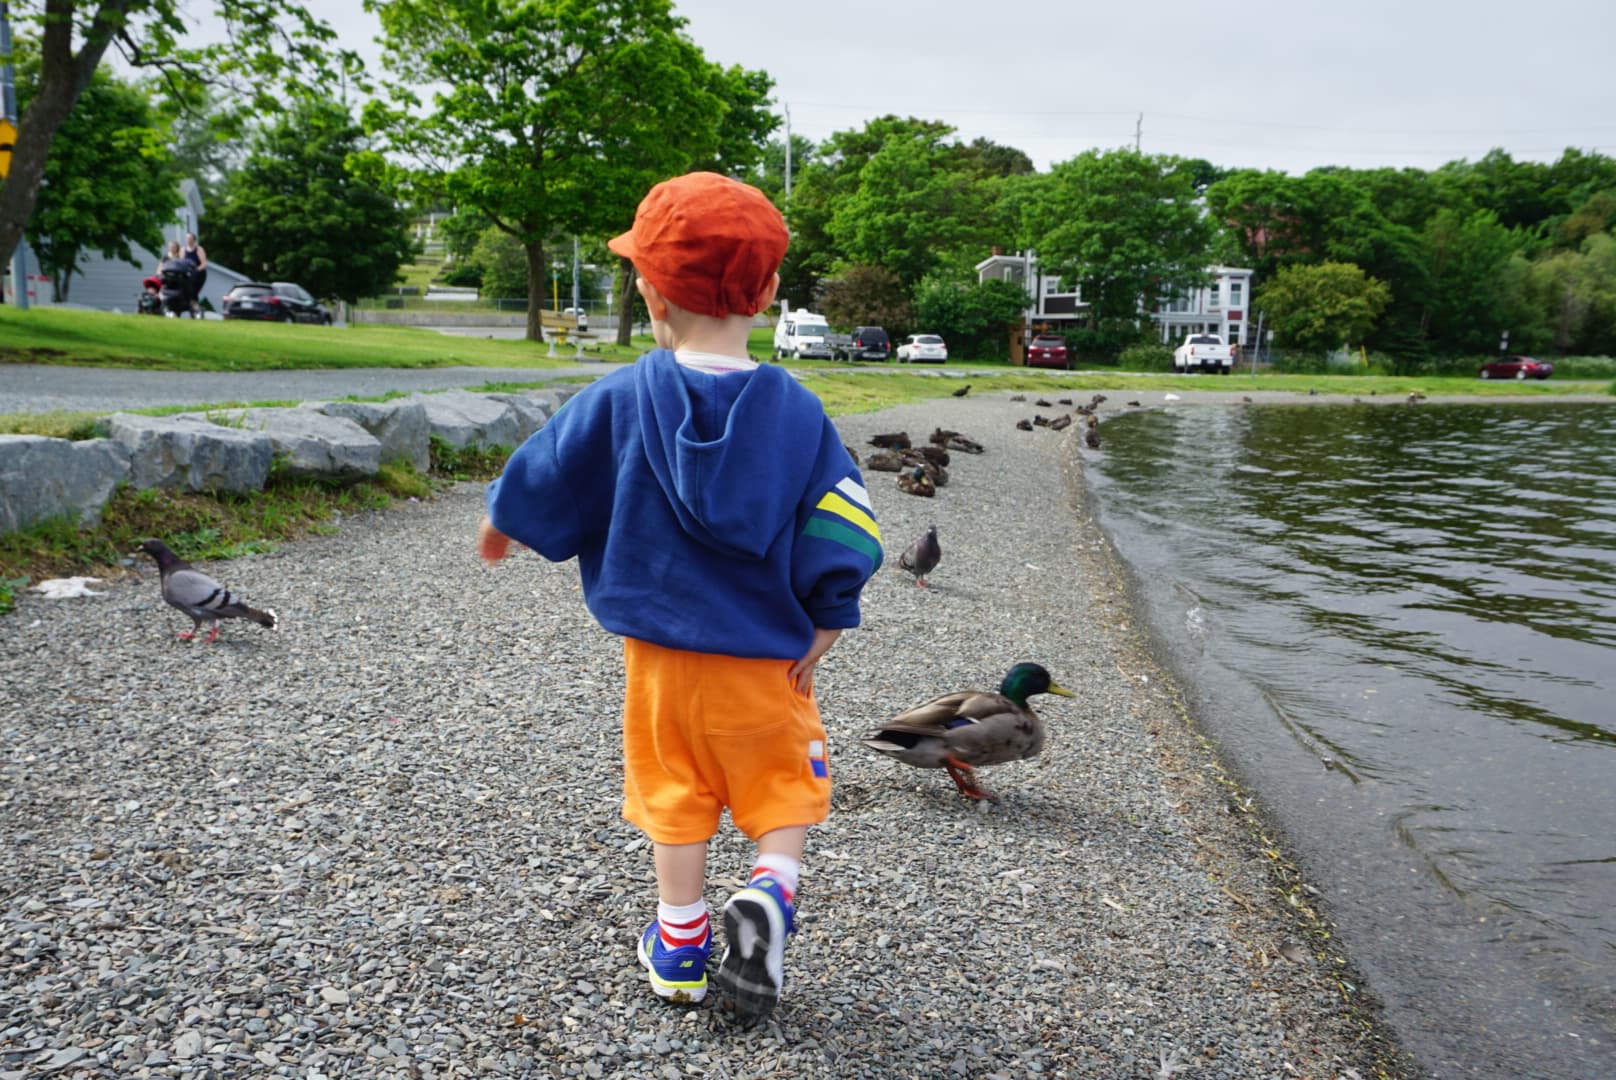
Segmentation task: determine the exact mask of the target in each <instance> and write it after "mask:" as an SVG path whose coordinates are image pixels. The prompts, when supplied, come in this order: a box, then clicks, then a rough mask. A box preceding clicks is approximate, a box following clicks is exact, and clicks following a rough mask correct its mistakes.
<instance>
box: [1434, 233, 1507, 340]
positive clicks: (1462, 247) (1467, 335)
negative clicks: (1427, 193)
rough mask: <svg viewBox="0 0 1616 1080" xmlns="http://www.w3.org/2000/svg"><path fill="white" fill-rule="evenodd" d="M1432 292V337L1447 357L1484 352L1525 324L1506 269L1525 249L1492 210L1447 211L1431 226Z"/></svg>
mask: <svg viewBox="0 0 1616 1080" xmlns="http://www.w3.org/2000/svg"><path fill="white" fill-rule="evenodd" d="M1424 238H1425V243H1426V248H1427V250H1428V251H1429V253H1430V263H1429V267H1430V273H1431V288H1430V290H1429V293H1428V299H1427V300H1426V304H1425V319H1426V330H1427V334H1428V336H1429V338H1430V340H1431V341H1432V343H1433V344H1434V345H1436V346H1437V347H1438V348H1439V349H1440V350H1442V351H1444V352H1459V353H1484V352H1486V351H1488V350H1489V349H1491V348H1492V347H1493V346H1494V345H1496V344H1497V342H1498V338H1499V332H1500V331H1501V330H1503V329H1506V328H1508V327H1510V326H1513V325H1518V324H1519V323H1520V322H1521V321H1522V319H1521V317H1520V315H1519V313H1518V312H1517V311H1515V310H1513V309H1514V308H1516V307H1517V306H1518V304H1519V301H1520V299H1521V298H1520V297H1518V296H1515V295H1512V294H1511V292H1510V291H1509V288H1508V286H1509V285H1510V282H1511V278H1510V276H1509V275H1508V274H1507V273H1506V267H1507V265H1508V263H1509V262H1510V260H1511V258H1512V257H1513V256H1514V255H1515V253H1516V252H1517V250H1518V249H1519V242H1518V240H1517V238H1516V236H1515V234H1514V233H1512V232H1510V230H1508V229H1506V228H1504V227H1503V226H1502V225H1500V224H1499V223H1498V218H1497V216H1496V215H1494V214H1493V212H1492V211H1490V210H1475V211H1472V212H1471V213H1470V214H1469V215H1462V214H1460V213H1459V212H1458V211H1455V210H1441V211H1438V212H1437V214H1436V215H1435V216H1434V217H1432V219H1431V220H1430V222H1429V223H1428V224H1427V225H1426V227H1425V233H1424Z"/></svg>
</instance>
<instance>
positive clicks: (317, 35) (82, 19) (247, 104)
mask: <svg viewBox="0 0 1616 1080" xmlns="http://www.w3.org/2000/svg"><path fill="white" fill-rule="evenodd" d="M215 14H216V16H217V18H218V19H219V20H220V21H221V22H222V23H223V24H224V26H225V29H226V36H225V40H224V41H222V42H219V43H217V44H212V45H205V46H201V47H187V46H185V45H184V44H183V40H182V39H183V35H184V34H185V33H186V32H187V31H188V30H189V21H190V20H191V19H192V18H194V16H191V15H190V13H189V11H188V9H187V7H186V6H185V5H184V4H183V3H181V2H180V0H18V2H17V3H14V4H12V6H11V15H12V19H13V21H14V28H15V30H16V32H17V33H18V36H19V37H20V36H22V35H24V34H27V33H30V32H32V30H33V29H34V28H35V27H36V26H37V29H38V36H39V43H40V45H39V49H40V66H39V82H38V86H37V88H36V91H35V93H34V95H33V97H32V99H31V100H30V101H29V103H28V107H27V109H25V110H24V111H23V112H22V114H21V115H20V116H19V118H18V123H17V143H16V149H15V151H14V152H13V154H12V159H11V171H10V174H9V176H8V177H7V178H6V181H5V183H4V184H0V263H9V262H10V259H11V253H12V251H13V249H15V247H16V246H17V241H18V240H19V239H20V238H21V236H22V234H23V230H24V229H25V228H26V227H27V224H28V221H29V219H30V218H31V217H32V215H33V212H34V206H35V203H36V201H37V200H38V196H39V187H40V184H41V182H42V181H43V179H44V176H45V165H46V162H47V160H48V158H49V157H50V155H51V153H52V151H53V149H54V146H55V143H56V140H57V137H58V135H59V134H60V132H61V128H62V125H63V124H64V123H66V121H67V118H68V117H69V116H70V115H71V114H72V112H73V109H74V108H75V106H76V105H77V104H78V101H79V99H80V97H81V96H82V95H83V93H84V91H85V89H86V88H87V87H89V85H90V81H91V77H92V76H93V75H94V74H95V71H96V69H97V68H98V67H100V65H101V61H102V60H103V59H104V58H105V56H106V53H107V50H108V49H109V48H111V47H113V46H114V44H116V46H117V48H118V50H119V51H120V52H121V53H122V55H123V58H124V60H125V61H126V62H128V63H129V64H130V65H132V66H134V67H137V68H143V67H151V68H157V69H159V70H160V71H161V72H162V74H163V76H164V78H165V79H167V80H170V81H171V82H172V83H174V84H175V85H195V84H197V83H199V82H203V81H208V80H212V81H214V82H218V83H221V84H223V83H229V84H231V85H233V86H234V87H235V91H236V92H235V93H234V94H233V95H232V96H231V98H230V100H231V101H232V102H234V104H235V105H236V106H237V107H240V108H243V109H260V110H261V109H278V108H280V107H282V106H283V105H284V103H285V100H286V99H287V98H288V97H294V98H295V97H299V96H302V95H304V94H306V93H308V92H309V91H310V90H311V88H317V87H320V86H322V85H330V84H331V83H332V82H335V81H336V79H337V78H338V76H339V75H344V76H356V75H357V74H358V73H359V72H360V71H361V70H362V65H361V64H360V61H359V58H358V55H357V54H355V53H353V52H352V51H348V50H336V49H333V48H332V47H331V46H332V43H333V41H334V39H335V37H336V35H335V33H334V32H333V31H332V30H331V28H330V27H329V26H327V25H326V24H325V23H324V22H322V21H320V20H319V19H317V18H315V17H314V16H313V15H311V14H310V13H309V12H308V10H307V9H306V8H305V7H303V6H302V5H301V4H298V3H296V2H295V0H274V2H273V3H271V2H268V0H216V7H215Z"/></svg>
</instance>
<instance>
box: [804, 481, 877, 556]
mask: <svg viewBox="0 0 1616 1080" xmlns="http://www.w3.org/2000/svg"><path fill="white" fill-rule="evenodd" d="M814 509H815V510H823V511H825V512H826V513H827V514H834V515H836V516H837V517H839V518H842V519H844V520H846V521H847V522H848V523H850V524H852V525H853V526H854V527H856V528H858V529H861V530H863V531H864V532H866V533H868V534H869V535H870V536H871V537H872V538H874V540H875V541H876V543H878V544H879V543H880V542H881V527H880V526H879V525H877V524H876V523H875V518H873V517H871V516H870V514H869V510H868V508H867V507H860V506H857V505H855V504H853V503H851V502H848V501H847V500H846V499H844V498H842V497H841V496H840V495H838V494H836V492H834V491H827V492H825V497H824V498H822V499H820V500H819V505H818V506H816V507H814Z"/></svg>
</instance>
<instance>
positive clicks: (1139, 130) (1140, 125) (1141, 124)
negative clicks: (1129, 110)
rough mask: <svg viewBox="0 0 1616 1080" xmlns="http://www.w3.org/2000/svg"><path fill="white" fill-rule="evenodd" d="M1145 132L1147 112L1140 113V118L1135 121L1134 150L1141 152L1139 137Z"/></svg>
mask: <svg viewBox="0 0 1616 1080" xmlns="http://www.w3.org/2000/svg"><path fill="white" fill-rule="evenodd" d="M1144 133H1145V114H1144V113H1140V114H1139V119H1138V120H1135V121H1134V123H1133V152H1134V153H1136V154H1137V153H1139V139H1140V136H1142V135H1143V134H1144Z"/></svg>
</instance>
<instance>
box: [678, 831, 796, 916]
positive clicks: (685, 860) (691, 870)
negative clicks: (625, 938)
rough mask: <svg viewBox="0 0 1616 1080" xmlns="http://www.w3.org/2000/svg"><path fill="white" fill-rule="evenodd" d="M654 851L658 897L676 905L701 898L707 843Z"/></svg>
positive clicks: (704, 879)
mask: <svg viewBox="0 0 1616 1080" xmlns="http://www.w3.org/2000/svg"><path fill="white" fill-rule="evenodd" d="M654 850H655V855H656V880H657V898H658V899H659V900H661V901H662V902H663V903H664V904H672V905H674V906H676V907H683V906H684V905H686V904H694V903H695V902H696V901H698V900H700V899H701V894H702V890H703V889H704V888H706V885H707V842H706V841H705V840H704V841H702V842H701V843H699V844H657V845H655V849H654ZM797 850H798V851H799V852H800V851H801V850H802V849H801V847H800V846H799V847H798V849H797Z"/></svg>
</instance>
